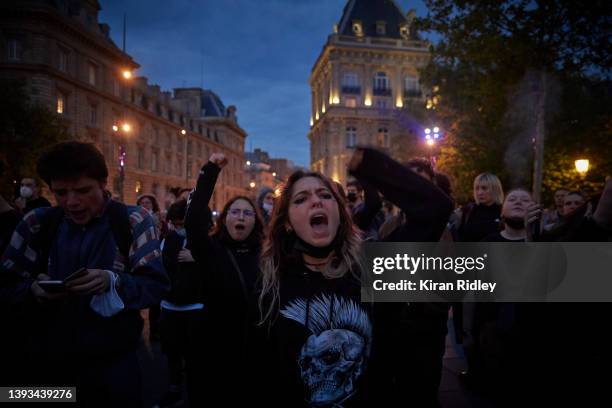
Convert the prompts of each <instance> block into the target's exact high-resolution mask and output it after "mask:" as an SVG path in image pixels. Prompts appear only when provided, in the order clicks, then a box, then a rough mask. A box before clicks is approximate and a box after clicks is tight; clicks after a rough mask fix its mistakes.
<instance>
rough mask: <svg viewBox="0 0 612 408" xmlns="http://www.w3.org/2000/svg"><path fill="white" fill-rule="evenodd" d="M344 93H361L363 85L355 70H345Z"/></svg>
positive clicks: (343, 77)
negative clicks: (361, 85) (360, 83)
mask: <svg viewBox="0 0 612 408" xmlns="http://www.w3.org/2000/svg"><path fill="white" fill-rule="evenodd" d="M342 93H346V94H359V93H361V87H360V86H359V76H357V74H356V73H354V72H345V73H344V75H343V76H342Z"/></svg>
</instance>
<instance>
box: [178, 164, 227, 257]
mask: <svg viewBox="0 0 612 408" xmlns="http://www.w3.org/2000/svg"><path fill="white" fill-rule="evenodd" d="M226 164H227V159H226V158H225V156H224V155H223V154H219V153H215V154H213V155H211V156H210V159H209V161H208V163H206V164H205V165H204V166H202V169H201V170H200V175H199V176H198V182H197V184H196V188H195V189H194V190H193V191H192V192H191V195H190V197H189V203H188V205H187V213H186V215H185V230H186V231H187V242H188V246H189V248H190V249H191V253H192V255H193V258H194V259H195V260H196V261H198V262H205V258H206V256H207V254H209V253H210V250H211V249H212V248H211V242H210V238H209V236H208V230H209V229H210V224H211V221H212V217H211V215H212V214H211V211H210V209H209V208H208V204H209V202H210V198H211V197H212V194H213V191H214V190H215V184H216V183H217V178H218V177H219V173H220V172H221V169H222V168H223V167H225V165H226Z"/></svg>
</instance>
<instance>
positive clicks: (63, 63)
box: [57, 48, 68, 72]
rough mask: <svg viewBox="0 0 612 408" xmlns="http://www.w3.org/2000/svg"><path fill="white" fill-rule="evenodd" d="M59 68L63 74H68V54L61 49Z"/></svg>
mask: <svg viewBox="0 0 612 408" xmlns="http://www.w3.org/2000/svg"><path fill="white" fill-rule="evenodd" d="M57 67H58V69H59V70H60V71H62V72H68V52H67V51H66V50H64V49H62V48H60V49H59V53H58V63H57Z"/></svg>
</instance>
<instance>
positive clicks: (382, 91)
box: [374, 88, 391, 96]
mask: <svg viewBox="0 0 612 408" xmlns="http://www.w3.org/2000/svg"><path fill="white" fill-rule="evenodd" d="M374 95H376V96H391V88H374Z"/></svg>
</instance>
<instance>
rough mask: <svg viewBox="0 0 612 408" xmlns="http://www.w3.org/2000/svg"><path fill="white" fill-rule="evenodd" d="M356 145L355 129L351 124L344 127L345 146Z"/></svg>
mask: <svg viewBox="0 0 612 408" xmlns="http://www.w3.org/2000/svg"><path fill="white" fill-rule="evenodd" d="M356 145H357V129H356V128H355V127H353V126H349V127H347V128H346V147H355V146H356Z"/></svg>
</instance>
